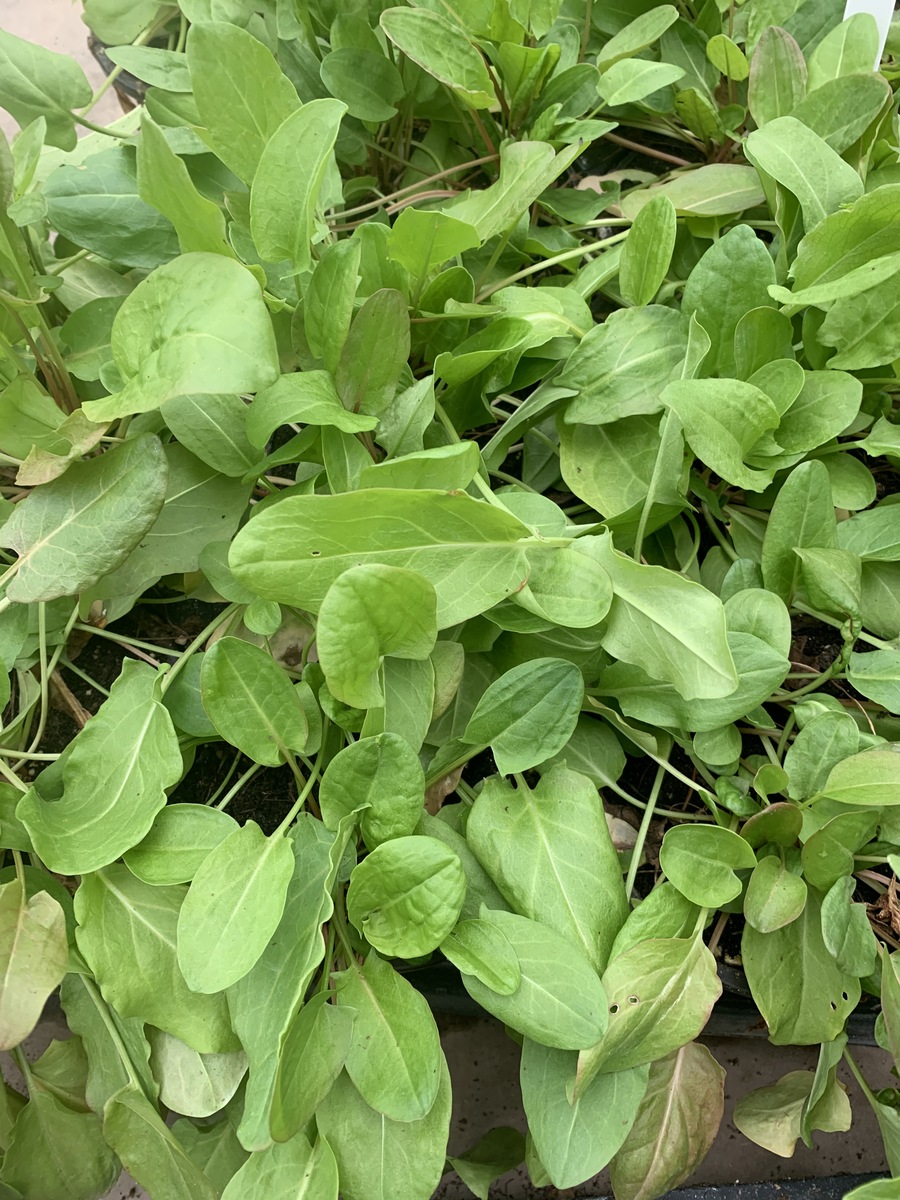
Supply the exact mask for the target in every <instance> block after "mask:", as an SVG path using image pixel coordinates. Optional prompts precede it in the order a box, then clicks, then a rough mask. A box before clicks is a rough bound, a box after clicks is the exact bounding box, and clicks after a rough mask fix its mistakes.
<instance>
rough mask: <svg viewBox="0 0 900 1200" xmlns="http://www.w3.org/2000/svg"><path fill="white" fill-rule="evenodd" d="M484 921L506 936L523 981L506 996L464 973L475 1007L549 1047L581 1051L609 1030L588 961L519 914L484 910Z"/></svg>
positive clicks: (561, 939) (600, 992)
mask: <svg viewBox="0 0 900 1200" xmlns="http://www.w3.org/2000/svg"><path fill="white" fill-rule="evenodd" d="M481 919H482V920H483V921H487V922H489V923H490V924H491V925H493V926H495V928H497V929H499V931H500V932H501V933H503V934H504V935H505V936H506V938H507V940H508V941H509V942H510V944H511V945H512V948H513V950H514V951H515V953H516V956H517V957H518V960H519V968H520V971H521V981H520V983H519V986H518V988H517V989H516V991H514V992H512V993H511V994H509V995H502V994H500V993H498V992H495V991H493V990H491V989H490V988H489V987H487V986H486V985H485V984H484V983H482V982H481V981H480V980H479V979H477V978H476V977H475V976H474V975H466V974H464V975H463V983H464V984H465V986H466V990H467V991H468V993H469V995H470V996H471V997H472V999H473V1000H475V1001H476V1003H478V1004H480V1005H481V1007H482V1008H486V1009H487V1011H488V1012H489V1013H492V1014H493V1015H494V1016H495V1017H497V1018H498V1020H500V1021H502V1022H503V1023H504V1024H505V1025H509V1026H510V1028H512V1029H515V1030H517V1031H518V1032H519V1033H521V1034H524V1035H525V1037H528V1038H531V1039H532V1040H533V1041H536V1042H540V1043H541V1044H542V1045H545V1046H555V1047H556V1048H557V1049H560V1050H580V1049H583V1048H584V1047H585V1046H592V1045H594V1043H595V1042H596V1041H597V1040H598V1039H599V1038H600V1037H602V1035H603V1032H604V1030H605V1029H606V1021H607V1011H606V1009H607V1004H606V995H605V993H604V991H603V987H602V986H601V983H600V979H599V978H598V976H597V973H596V972H595V971H594V969H593V968H592V966H591V964H590V961H589V959H588V958H587V957H586V955H585V954H584V953H583V952H582V951H580V950H579V949H578V948H577V947H576V946H575V944H574V943H572V942H570V941H569V940H568V939H567V938H564V937H561V936H560V935H559V934H557V933H555V932H554V931H553V930H551V929H549V928H548V927H547V926H546V925H542V924H540V923H539V922H537V921H531V920H529V919H528V918H527V917H520V916H518V915H516V914H515V913H507V912H499V911H494V912H491V911H489V910H487V909H483V910H482V914H481Z"/></svg>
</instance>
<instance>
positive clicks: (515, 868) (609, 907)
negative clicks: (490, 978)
mask: <svg viewBox="0 0 900 1200" xmlns="http://www.w3.org/2000/svg"><path fill="white" fill-rule="evenodd" d="M466 840H467V841H468V843H469V845H470V846H471V848H472V849H473V850H474V852H475V855H476V857H477V858H478V859H479V861H480V862H481V864H482V866H483V867H484V868H485V870H486V871H487V872H488V874H489V875H490V876H491V877H492V878H493V879H494V880H495V882H496V883H497V886H498V887H499V889H500V891H501V892H502V893H503V895H504V896H505V897H506V899H507V900H508V901H509V903H510V904H511V905H512V907H513V909H514V910H515V911H516V912H518V913H520V914H521V915H522V916H525V917H530V918H531V919H532V920H535V921H538V920H540V921H543V922H544V924H546V925H549V926H550V927H551V928H552V929H555V930H556V931H557V933H560V934H562V935H563V936H564V937H567V938H568V939H569V940H570V941H572V942H574V943H575V945H577V946H578V947H579V948H580V949H581V950H582V951H583V952H584V953H585V954H586V955H587V957H588V958H589V959H590V961H591V962H592V963H593V964H594V967H595V968H596V969H597V970H598V971H602V970H603V968H604V967H605V965H606V960H607V958H608V957H609V951H610V948H611V947H612V943H613V940H614V939H615V936H616V934H617V933H618V932H619V929H620V927H621V926H622V925H623V924H624V922H625V918H626V917H627V915H628V903H627V899H626V896H625V888H624V886H623V884H622V871H621V867H620V865H619V860H618V856H617V854H616V852H615V850H614V848H613V844H612V839H611V838H610V835H609V828H608V826H607V823H606V817H605V814H604V811H603V804H602V802H601V800H600V797H599V796H598V794H597V789H596V788H595V787H594V785H593V784H592V783H591V782H590V780H588V779H587V778H586V777H585V776H584V775H578V774H576V773H575V772H574V771H569V770H567V769H566V768H565V767H563V766H558V767H554V768H553V769H552V770H550V771H548V772H547V774H545V775H544V776H543V777H542V779H541V781H540V783H539V784H538V785H537V787H536V788H535V789H534V790H533V791H531V790H530V789H529V788H528V787H527V786H522V785H520V786H519V787H518V788H515V789H514V788H512V787H511V786H509V785H508V784H507V783H506V782H505V781H503V780H501V779H497V778H492V779H488V780H486V781H485V783H484V786H483V787H482V789H481V792H480V793H479V795H478V798H477V800H476V801H475V804H474V805H473V807H472V809H471V811H470V813H469V819H468V821H467V823H466ZM484 982H487V981H486V980H484Z"/></svg>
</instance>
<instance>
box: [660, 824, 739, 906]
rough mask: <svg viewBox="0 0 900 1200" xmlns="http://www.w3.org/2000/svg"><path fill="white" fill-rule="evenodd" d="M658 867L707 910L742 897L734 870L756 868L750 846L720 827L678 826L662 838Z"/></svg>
mask: <svg viewBox="0 0 900 1200" xmlns="http://www.w3.org/2000/svg"><path fill="white" fill-rule="evenodd" d="M659 865H660V866H661V867H662V869H663V871H665V873H666V875H667V876H668V878H669V879H670V880H671V881H672V883H674V884H675V886H676V887H677V888H678V890H679V892H681V894H682V895H683V896H686V897H687V898H688V900H691V901H692V902H693V903H694V904H697V905H700V906H701V907H704V908H719V907H720V906H721V905H723V904H728V902H729V901H731V900H733V899H734V898H735V896H738V895H740V891H741V881H740V879H738V877H737V876H736V875H735V871H739V870H749V869H750V868H752V867H755V866H756V855H755V854H754V853H753V850H752V849H751V847H750V845H749V843H747V842H746V841H745V840H744V839H743V838H742V837H739V836H738V834H736V833H732V832H731V830H730V829H723V828H722V826H720V825H704V824H699V825H697V824H691V825H675V826H673V827H672V828H671V829H669V830H668V831H667V833H666V836H665V837H664V838H663V844H662V846H661V847H660V851H659Z"/></svg>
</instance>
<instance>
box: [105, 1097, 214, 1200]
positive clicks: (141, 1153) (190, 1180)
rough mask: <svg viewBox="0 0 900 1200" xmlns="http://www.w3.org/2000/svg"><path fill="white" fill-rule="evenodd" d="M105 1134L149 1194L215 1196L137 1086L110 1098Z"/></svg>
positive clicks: (198, 1199)
mask: <svg viewBox="0 0 900 1200" xmlns="http://www.w3.org/2000/svg"><path fill="white" fill-rule="evenodd" d="M103 1136H104V1138H105V1139H106V1141H107V1142H108V1143H109V1145H110V1146H112V1148H113V1149H114V1150H115V1152H116V1154H118V1156H119V1158H120V1159H121V1160H122V1163H123V1164H124V1166H125V1168H126V1169H127V1170H128V1172H129V1173H130V1174H131V1175H132V1177H133V1178H134V1179H135V1180H136V1181H137V1182H138V1183H139V1184H140V1185H141V1186H142V1187H144V1188H146V1189H147V1193H148V1195H151V1196H152V1195H156V1196H178V1197H179V1198H180V1197H184V1200H215V1197H216V1195H217V1193H216V1190H215V1188H214V1187H213V1185H212V1184H211V1183H210V1181H209V1180H208V1179H207V1178H206V1176H205V1175H204V1174H203V1172H202V1171H200V1169H199V1168H198V1167H196V1166H195V1165H194V1164H193V1163H192V1162H191V1160H190V1158H189V1157H188V1155H187V1154H186V1153H185V1151H184V1149H183V1147H182V1145H181V1143H180V1142H179V1141H178V1139H177V1138H176V1137H175V1135H174V1133H172V1131H171V1130H170V1129H169V1128H168V1126H167V1125H166V1124H165V1122H164V1121H163V1119H162V1117H160V1115H159V1113H158V1112H157V1110H156V1109H155V1108H154V1107H153V1105H151V1104H150V1103H149V1102H148V1101H147V1100H146V1098H145V1097H144V1096H143V1095H141V1093H140V1092H139V1091H138V1090H137V1088H135V1087H133V1086H131V1087H125V1088H123V1089H122V1090H121V1091H120V1092H117V1093H116V1094H115V1095H114V1096H112V1097H111V1098H110V1099H109V1101H108V1102H107V1105H106V1108H105V1109H104V1112H103Z"/></svg>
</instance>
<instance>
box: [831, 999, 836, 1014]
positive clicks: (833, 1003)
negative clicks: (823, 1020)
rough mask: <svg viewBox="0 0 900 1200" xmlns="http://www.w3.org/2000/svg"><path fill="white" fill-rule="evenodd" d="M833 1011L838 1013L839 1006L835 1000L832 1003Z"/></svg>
mask: <svg viewBox="0 0 900 1200" xmlns="http://www.w3.org/2000/svg"><path fill="white" fill-rule="evenodd" d="M831 1011H832V1012H837V1005H836V1004H835V1002H834V1001H833V1000H832V1001H831Z"/></svg>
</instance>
